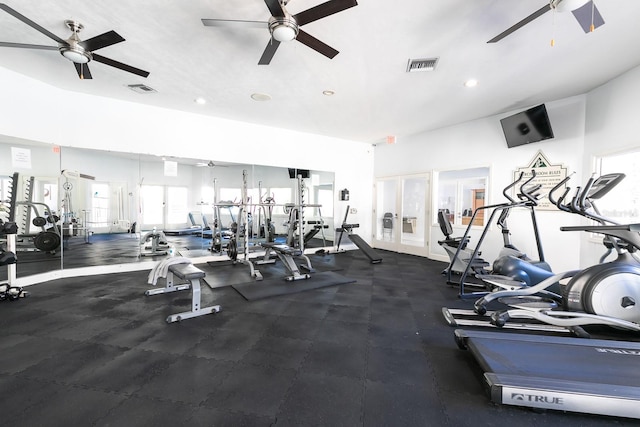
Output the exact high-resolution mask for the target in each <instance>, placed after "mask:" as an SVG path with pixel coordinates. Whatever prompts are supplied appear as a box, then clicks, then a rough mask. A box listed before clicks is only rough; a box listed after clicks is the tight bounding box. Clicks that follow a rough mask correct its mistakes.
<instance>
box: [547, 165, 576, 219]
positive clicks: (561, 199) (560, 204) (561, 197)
mask: <svg viewBox="0 0 640 427" xmlns="http://www.w3.org/2000/svg"><path fill="white" fill-rule="evenodd" d="M574 173H575V172H573V173H572V174H571V175H569V176H567V177H565V178H564V179H563V180H562V181H560V182H559V183H557V184H556V185H555V186H554V187H553V188H552V189H551V190H550V191H549V196H548V197H549V201H550V202H551V203H552V204H554V205H556V207H557V208H558V209H560V210H561V211H564V212H570V209H569V208H568V207H566V206H565V205H563V204H562V202H563V201H564V199H565V198H566V197H567V194H569V191H571V187H567V188H565V189H564V192H563V193H562V195H561V196H560V197H559V198H558V199H557V200H556V199H555V198H554V197H553V193H555V192H556V191H557V190H559V189H560V187H562V186H563V185H564V184H566V183H567V181H569V180H570V179H571V176H572V175H573V174H574Z"/></svg>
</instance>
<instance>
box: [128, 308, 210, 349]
mask: <svg viewBox="0 0 640 427" xmlns="http://www.w3.org/2000/svg"><path fill="white" fill-rule="evenodd" d="M209 316H211V315H209ZM204 338H205V336H203V334H202V331H200V330H198V329H192V328H189V326H188V325H182V324H181V323H180V322H178V323H171V324H164V325H162V326H158V328H157V333H156V334H154V335H153V336H152V337H150V338H149V339H147V340H145V341H144V342H142V343H140V344H139V345H138V348H139V349H141V350H150V351H160V352H165V353H172V354H186V353H187V352H188V351H189V350H190V349H192V348H193V347H195V346H196V345H197V344H198V343H199V342H200V341H201V340H202V339H204Z"/></svg>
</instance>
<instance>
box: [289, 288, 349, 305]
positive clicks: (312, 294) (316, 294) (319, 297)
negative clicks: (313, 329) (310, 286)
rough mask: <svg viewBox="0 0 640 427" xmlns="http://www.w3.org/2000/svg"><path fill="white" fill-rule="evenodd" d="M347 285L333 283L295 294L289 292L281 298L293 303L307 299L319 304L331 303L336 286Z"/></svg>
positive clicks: (336, 289)
mask: <svg viewBox="0 0 640 427" xmlns="http://www.w3.org/2000/svg"><path fill="white" fill-rule="evenodd" d="M349 285H350V283H349V284H344V285H333V286H328V287H325V288H319V289H314V290H309V291H304V292H299V293H295V294H289V295H286V296H283V298H286V299H288V300H290V301H291V302H292V303H293V304H298V303H300V302H307V301H313V302H316V303H319V304H331V302H332V301H333V298H334V297H335V295H336V293H337V291H338V288H339V287H340V286H349Z"/></svg>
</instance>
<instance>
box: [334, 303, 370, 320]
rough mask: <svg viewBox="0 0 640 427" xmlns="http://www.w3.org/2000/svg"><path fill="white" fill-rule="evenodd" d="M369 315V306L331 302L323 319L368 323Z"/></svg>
mask: <svg viewBox="0 0 640 427" xmlns="http://www.w3.org/2000/svg"><path fill="white" fill-rule="evenodd" d="M369 316H370V310H369V307H359V306H350V305H338V304H332V305H331V306H329V310H328V311H327V315H326V317H325V319H326V320H335V321H344V322H351V323H369Z"/></svg>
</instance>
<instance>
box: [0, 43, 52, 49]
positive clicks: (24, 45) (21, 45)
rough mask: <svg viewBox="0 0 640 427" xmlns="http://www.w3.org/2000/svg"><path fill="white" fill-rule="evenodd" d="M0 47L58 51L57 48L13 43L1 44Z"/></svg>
mask: <svg viewBox="0 0 640 427" xmlns="http://www.w3.org/2000/svg"><path fill="white" fill-rule="evenodd" d="M0 47H20V48H23V49H44V50H58V47H57V46H43V45H41V44H24V43H11V42H0Z"/></svg>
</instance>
